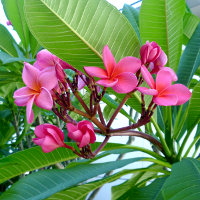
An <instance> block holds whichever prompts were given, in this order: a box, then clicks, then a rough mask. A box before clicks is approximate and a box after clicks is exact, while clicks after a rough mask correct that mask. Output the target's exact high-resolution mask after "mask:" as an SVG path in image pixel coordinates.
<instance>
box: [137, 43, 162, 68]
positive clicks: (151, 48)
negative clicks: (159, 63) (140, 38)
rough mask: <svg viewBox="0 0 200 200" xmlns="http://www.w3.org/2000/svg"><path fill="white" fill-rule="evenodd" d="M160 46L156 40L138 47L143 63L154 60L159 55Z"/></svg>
mask: <svg viewBox="0 0 200 200" xmlns="http://www.w3.org/2000/svg"><path fill="white" fill-rule="evenodd" d="M160 53H161V48H160V47H159V46H158V44H157V43H156V42H151V43H149V41H147V42H146V44H144V45H143V46H142V47H141V49H140V57H141V62H142V64H143V65H145V64H146V63H150V62H154V61H155V60H156V59H157V58H158V57H159V55H160Z"/></svg>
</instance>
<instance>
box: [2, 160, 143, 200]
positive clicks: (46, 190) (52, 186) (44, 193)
mask: <svg viewBox="0 0 200 200" xmlns="http://www.w3.org/2000/svg"><path fill="white" fill-rule="evenodd" d="M142 159H143V158H140V157H138V158H131V159H126V160H119V161H112V162H106V163H98V164H88V165H78V166H75V167H71V168H68V169H64V170H45V171H39V172H37V173H34V174H31V175H29V176H27V177H25V178H23V179H21V180H20V181H18V182H17V183H16V184H14V185H13V186H12V187H11V188H10V189H8V190H7V191H6V192H4V193H3V194H2V195H1V196H0V199H3V200H16V196H17V199H18V200H21V199H27V200H28V199H30V200H36V199H44V198H47V197H49V196H51V195H52V194H54V193H56V192H59V191H61V190H63V189H66V188H69V187H71V186H74V185H76V184H78V183H81V182H83V181H85V180H88V179H90V178H93V177H96V176H97V175H100V174H103V173H106V172H108V171H111V170H114V169H118V168H121V167H123V166H125V165H127V164H130V163H133V162H137V161H140V160H142Z"/></svg>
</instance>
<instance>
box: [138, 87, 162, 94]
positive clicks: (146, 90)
mask: <svg viewBox="0 0 200 200" xmlns="http://www.w3.org/2000/svg"><path fill="white" fill-rule="evenodd" d="M137 90H138V91H139V92H141V93H142V94H147V95H153V96H154V95H157V94H158V91H157V90H155V89H149V88H146V87H138V88H137Z"/></svg>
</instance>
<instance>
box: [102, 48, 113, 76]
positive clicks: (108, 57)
mask: <svg viewBox="0 0 200 200" xmlns="http://www.w3.org/2000/svg"><path fill="white" fill-rule="evenodd" d="M103 62H104V65H105V67H106V71H107V73H108V76H109V77H110V75H111V74H112V72H113V70H114V68H115V65H116V62H115V58H114V57H113V55H112V53H111V51H110V49H109V47H108V45H106V46H105V47H104V48H103ZM98 77H99V76H98ZM100 78H101V77H100ZM102 78H103V77H102Z"/></svg>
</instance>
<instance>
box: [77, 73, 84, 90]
mask: <svg viewBox="0 0 200 200" xmlns="http://www.w3.org/2000/svg"><path fill="white" fill-rule="evenodd" d="M84 76H85V75H83V77H84ZM84 78H85V77H84ZM84 87H85V82H84V81H83V79H82V78H81V77H80V76H78V90H82V89H83V88H84Z"/></svg>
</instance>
